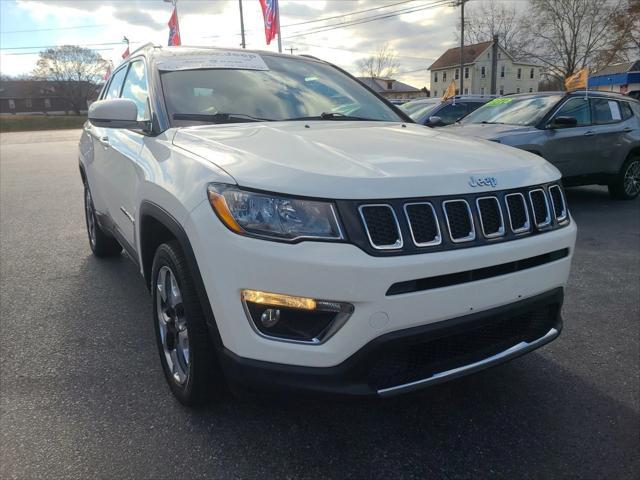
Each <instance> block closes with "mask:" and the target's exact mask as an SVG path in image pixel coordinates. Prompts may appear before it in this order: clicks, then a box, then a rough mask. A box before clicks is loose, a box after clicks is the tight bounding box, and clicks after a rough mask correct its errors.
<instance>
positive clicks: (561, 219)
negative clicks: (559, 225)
mask: <svg viewBox="0 0 640 480" xmlns="http://www.w3.org/2000/svg"><path fill="white" fill-rule="evenodd" d="M552 188H555V189H557V190H558V192H560V200H561V201H562V215H560V216H557V215H556V205H555V202H554V201H553V195H552V194H551V189H552ZM549 199H550V200H551V208H552V210H553V216H554V217H555V218H556V220H557V221H558V222H564V221H565V220H566V219H567V216H568V215H567V202H566V200H565V199H564V194H563V193H562V189H561V188H560V186H559V185H551V186H550V187H549Z"/></svg>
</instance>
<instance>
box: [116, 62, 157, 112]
mask: <svg viewBox="0 0 640 480" xmlns="http://www.w3.org/2000/svg"><path fill="white" fill-rule="evenodd" d="M148 97H149V95H148V94H147V73H146V69H145V66H144V62H142V61H136V62H132V63H131V66H130V67H129V73H127V79H126V80H125V82H124V85H123V86H122V98H129V99H131V100H133V101H134V102H135V104H136V106H137V107H138V121H144V120H149V119H150V118H151V117H150V115H149V102H148Z"/></svg>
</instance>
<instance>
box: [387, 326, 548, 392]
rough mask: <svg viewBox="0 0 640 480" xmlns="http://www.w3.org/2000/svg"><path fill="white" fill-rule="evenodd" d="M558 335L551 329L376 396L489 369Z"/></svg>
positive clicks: (391, 388) (390, 388) (409, 389)
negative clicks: (485, 356)
mask: <svg viewBox="0 0 640 480" xmlns="http://www.w3.org/2000/svg"><path fill="white" fill-rule="evenodd" d="M559 334H560V332H559V330H557V329H555V328H552V329H551V330H549V331H548V332H547V333H546V334H545V335H544V336H542V337H540V338H538V339H537V340H534V341H533V342H530V343H529V342H520V343H518V344H516V345H514V346H513V347H511V348H508V349H506V350H504V351H502V352H500V353H496V354H495V355H492V356H490V357H487V358H485V359H484V360H479V361H477V362H475V363H470V364H469V365H464V366H462V367H458V368H453V369H451V370H447V371H444V372H440V373H436V374H434V375H432V376H430V377H429V378H424V379H422V380H416V381H415V382H411V383H405V384H403V385H396V386H395V387H387V388H383V389H380V390H378V395H380V396H381V397H390V396H393V395H397V394H400V393H406V392H410V391H412V390H418V389H420V388H423V387H426V386H428V385H432V384H435V383H440V382H443V381H445V380H451V379H452V378H456V377H461V376H463V375H466V374H468V373H472V372H475V371H478V370H482V369H484V368H488V367H491V366H492V365H497V364H499V363H502V362H504V361H506V360H509V359H511V358H515V357H517V356H519V355H522V354H524V353H527V352H530V351H531V350H535V349H536V348H538V347H541V346H542V345H544V344H545V343H549V342H550V341H551V340H553V339H554V338H556V337H557V336H558V335H559Z"/></svg>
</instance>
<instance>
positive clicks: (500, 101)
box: [486, 97, 513, 107]
mask: <svg viewBox="0 0 640 480" xmlns="http://www.w3.org/2000/svg"><path fill="white" fill-rule="evenodd" d="M512 101H513V98H508V97H507V98H494V99H493V100H491V101H490V102H488V103H487V104H486V106H487V107H495V106H497V105H504V104H505V103H510V102H512Z"/></svg>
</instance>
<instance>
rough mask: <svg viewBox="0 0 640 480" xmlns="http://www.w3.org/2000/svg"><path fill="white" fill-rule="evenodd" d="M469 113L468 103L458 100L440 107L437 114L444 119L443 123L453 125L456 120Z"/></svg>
mask: <svg viewBox="0 0 640 480" xmlns="http://www.w3.org/2000/svg"><path fill="white" fill-rule="evenodd" d="M466 114H467V104H466V103H459V102H456V104H455V105H454V104H453V103H452V104H449V105H446V106H444V107H442V108H441V109H440V111H439V112H438V113H436V114H435V115H436V116H438V117H440V118H441V119H442V123H444V124H445V125H451V124H452V123H454V122H455V121H456V120H458V119H459V118H461V117H464V116H465V115H466Z"/></svg>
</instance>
